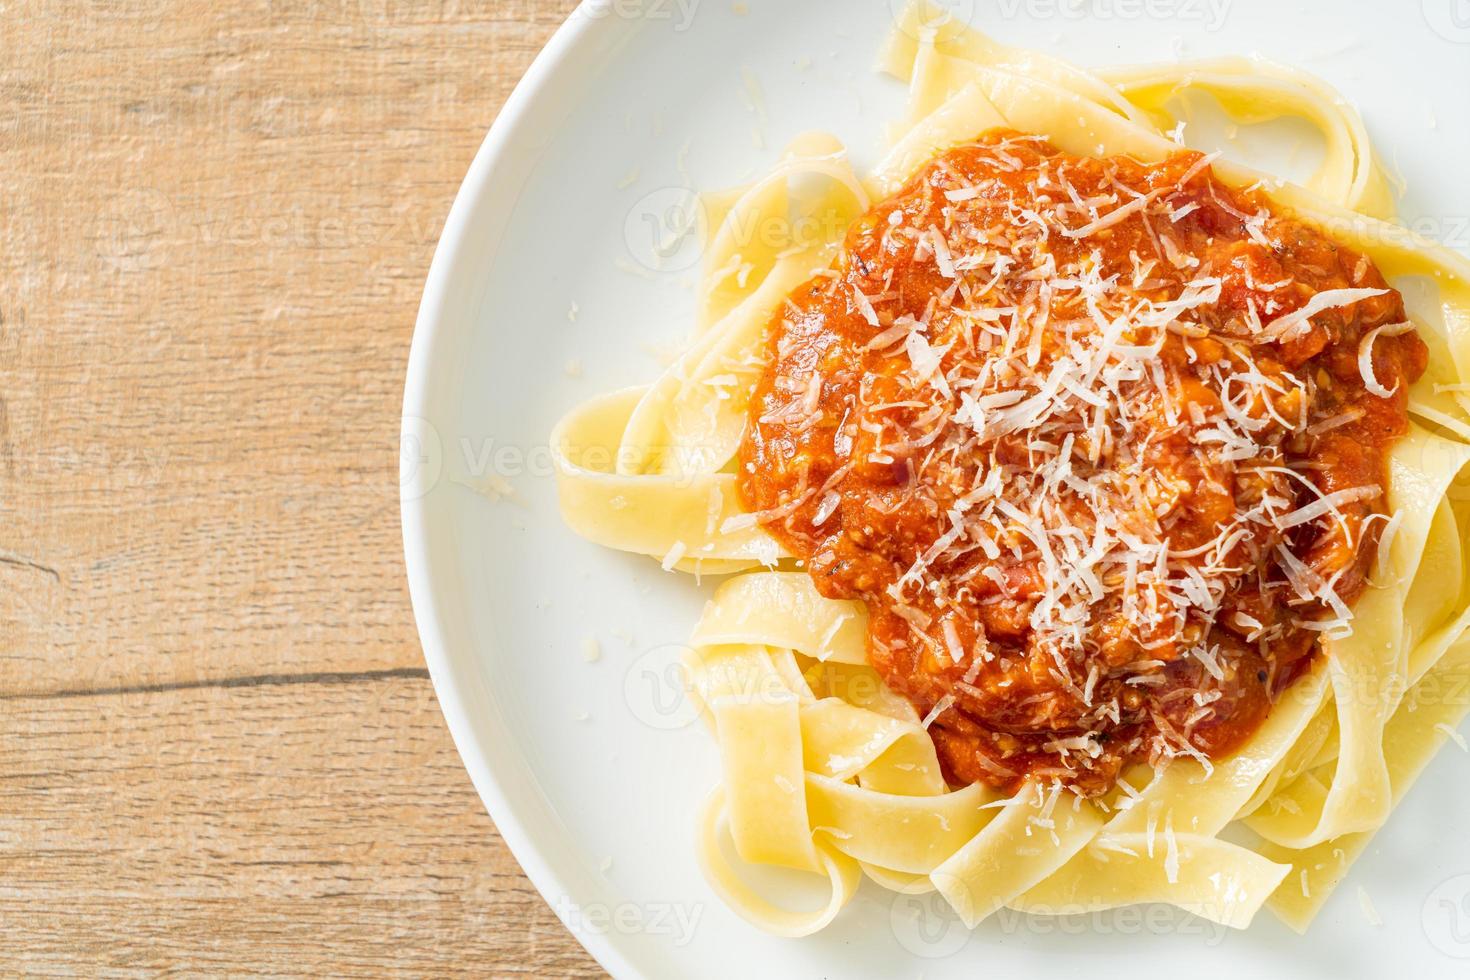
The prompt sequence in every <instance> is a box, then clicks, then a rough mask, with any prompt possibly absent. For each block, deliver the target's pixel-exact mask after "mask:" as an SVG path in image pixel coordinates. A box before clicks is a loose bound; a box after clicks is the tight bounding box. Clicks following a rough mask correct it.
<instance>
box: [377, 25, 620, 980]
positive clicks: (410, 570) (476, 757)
mask: <svg viewBox="0 0 1470 980" xmlns="http://www.w3.org/2000/svg"><path fill="white" fill-rule="evenodd" d="M581 10H582V5H581V4H579V5H578V6H576V7H574V8H573V9H572V11H571V12H570V13H569V14H568V15H567V18H566V19H565V20H563V21H562V22H561V24H560V25H558V26H557V28H556V30H555V31H554V32H553V33H552V35H551V37H550V39H549V40H548V41H547V42H546V44H545V45H544V46H543V47H542V48H541V50H540V51H538V52H537V53H536V56H535V57H534V58H533V59H532V60H531V64H530V65H529V66H528V67H527V69H526V71H525V73H524V74H523V75H522V76H521V78H520V80H519V81H517V82H516V84H515V86H514V88H512V90H511V93H510V95H509V96H508V97H507V98H506V101H505V103H504V105H502V106H501V108H500V111H499V112H498V113H497V114H496V116H495V119H494V120H493V121H492V122H491V124H490V128H489V130H488V131H487V132H486V134H485V138H484V139H483V140H482V141H481V143H480V147H479V149H478V150H476V151H475V156H474V159H473V160H472V161H471V162H470V166H469V170H468V171H466V173H465V176H464V179H463V180H462V181H461V182H460V186H459V190H458V191H456V192H455V196H454V202H453V204H451V205H450V208H449V213H448V215H447V216H446V218H445V220H444V228H443V230H442V231H441V232H440V234H439V240H438V242H437V243H436V245H435V246H434V256H433V259H432V260H431V261H430V263H429V272H428V275H427V277H426V279H425V282H424V290H423V296H422V298H421V299H420V301H419V309H418V314H417V317H416V319H415V321H414V328H413V338H412V341H411V343H410V345H409V354H408V365H407V369H406V372H405V381H404V388H403V407H402V419H403V421H406V420H408V419H425V418H428V417H429V415H430V407H429V399H430V386H429V383H428V373H429V367H430V360H429V359H430V356H431V351H432V350H433V348H434V347H435V346H436V343H437V341H438V339H439V337H440V335H441V333H442V330H443V320H444V316H445V313H444V306H445V294H446V292H447V291H448V287H449V283H450V281H451V278H452V274H453V266H454V264H455V262H456V260H457V257H458V254H459V253H460V251H461V250H462V248H463V247H464V244H465V240H466V239H467V238H468V236H469V234H470V228H471V222H472V217H473V215H474V214H475V213H476V212H477V211H478V210H479V208H480V206H481V204H482V202H483V201H484V199H485V198H486V196H487V195H488V194H489V192H490V190H491V187H492V185H493V183H494V181H495V178H496V176H497V174H498V173H499V172H500V170H501V169H502V168H503V167H504V166H505V165H506V161H507V158H508V157H509V155H510V154H511V153H512V152H514V149H515V144H516V142H517V139H518V136H519V134H520V131H521V129H522V128H523V126H524V125H525V123H526V121H527V118H528V117H529V115H530V109H531V105H532V103H533V102H534V100H535V98H536V96H537V95H539V94H540V92H541V91H542V90H543V89H545V88H546V87H547V86H548V85H549V83H550V82H551V81H552V79H553V78H554V77H555V76H556V75H557V74H558V73H559V72H560V71H561V70H562V69H563V68H564V67H565V65H566V64H567V62H568V61H569V60H570V58H571V55H572V53H573V51H574V50H575V49H576V48H577V47H579V46H580V45H581V44H582V43H583V42H584V41H585V40H587V39H588V38H589V36H590V35H591V34H592V33H593V32H594V31H596V30H597V29H598V27H599V21H600V20H601V18H595V17H579V16H578V14H579V12H580V11H581ZM410 436H411V433H409V432H408V431H407V427H406V426H405V427H404V428H403V429H402V430H401V431H400V436H399V440H398V451H399V459H400V461H401V460H402V459H403V458H404V455H403V454H404V453H405V452H408V451H410V446H409V443H408V439H409V438H410ZM401 491H402V485H401V483H400V497H399V518H400V522H401V526H402V534H403V557H404V565H405V569H406V572H407V577H408V592H409V602H410V605H411V607H412V610H413V617H414V624H415V628H416V631H417V633H418V638H419V646H420V648H421V650H422V652H423V655H424V661H425V663H426V665H427V666H428V670H429V680H430V683H431V684H432V685H433V688H434V696H435V699H436V700H437V701H438V704H439V711H440V713H441V714H442V715H443V717H444V722H445V724H446V725H447V726H448V727H449V734H450V737H451V738H452V739H453V741H454V747H455V750H456V752H457V753H458V755H459V759H460V764H461V765H463V766H464V768H465V771H466V772H467V773H468V774H469V777H470V782H471V783H472V784H473V786H474V787H475V792H476V793H477V795H478V796H479V798H480V802H481V805H482V806H484V808H485V812H486V813H487V814H488V815H489V817H490V819H491V820H492V821H493V823H494V824H495V828H496V830H497V831H498V833H499V834H500V836H501V839H502V840H504V841H505V844H506V846H507V847H508V848H509V849H510V852H511V855H512V856H513V857H514V858H515V860H516V862H517V863H518V864H519V865H520V868H521V870H522V871H523V872H524V873H525V875H526V877H527V878H529V879H530V881H531V884H532V885H534V886H535V888H536V891H537V892H538V893H539V894H540V896H541V899H542V901H544V902H546V903H547V906H548V907H550V908H551V909H552V911H553V912H555V911H556V909H555V906H554V905H553V904H552V903H551V900H550V899H549V897H548V896H549V895H552V894H562V895H566V894H570V893H571V892H570V890H569V889H568V887H567V885H566V883H565V882H564V881H563V880H562V877H561V876H560V875H558V874H557V873H556V871H555V870H554V869H553V868H552V867H551V865H550V864H549V863H548V862H547V861H546V860H544V859H543V857H542V856H541V853H540V850H539V849H538V848H537V847H536V845H535V844H533V843H532V841H531V835H530V833H529V831H528V830H527V829H526V827H525V825H524V824H523V823H522V821H521V820H520V818H519V816H518V815H517V813H516V810H515V808H514V806H513V805H512V803H511V801H510V798H509V795H508V794H507V793H506V791H505V787H504V785H503V784H502V781H501V779H500V778H499V777H498V776H497V775H496V772H495V769H494V767H493V766H491V765H490V764H489V762H488V760H486V758H485V757H484V755H483V753H482V752H481V749H480V746H479V744H478V742H477V740H476V739H475V735H474V732H473V726H472V723H471V721H470V717H469V711H468V708H467V706H466V704H465V701H464V698H463V696H462V694H461V692H460V691H459V689H458V686H457V684H456V681H455V678H454V676H453V669H452V666H451V658H450V655H449V652H448V649H447V643H446V641H445V639H444V632H445V631H444V626H443V623H442V622H441V620H440V617H439V614H438V611H437V608H436V606H435V603H434V601H433V583H432V578H433V576H432V575H431V573H430V565H431V562H430V558H429V553H428V551H429V549H428V533H427V527H426V525H427V523H428V518H427V512H426V506H425V501H426V500H427V499H428V495H427V494H420V495H413V494H403V493H402V492H401ZM557 920H558V921H559V922H561V923H562V925H563V926H564V927H565V928H566V929H567V930H568V931H569V932H570V933H571V934H572V936H573V937H574V938H576V940H577V941H578V942H579V943H580V944H581V945H582V948H583V949H585V950H586V951H587V952H588V953H589V954H590V955H591V956H592V957H593V958H594V959H595V960H596V961H597V962H598V964H599V965H600V966H601V967H602V968H603V969H604V970H606V971H607V972H608V973H610V974H611V975H613V976H641V974H640V973H639V971H638V970H636V969H635V968H634V967H633V965H632V963H631V962H630V961H629V960H628V959H627V957H626V956H625V955H624V953H623V951H622V950H621V949H618V948H617V947H616V946H615V945H614V943H613V942H612V941H611V936H612V934H611V932H606V933H603V932H597V931H595V930H589V929H579V928H578V927H577V926H576V924H575V923H572V922H568V921H566V919H565V918H563V917H562V916H561V915H559V914H558V915H557Z"/></svg>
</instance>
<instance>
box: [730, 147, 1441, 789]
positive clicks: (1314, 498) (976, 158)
mask: <svg viewBox="0 0 1470 980" xmlns="http://www.w3.org/2000/svg"><path fill="white" fill-rule="evenodd" d="M769 345H770V346H769V361H768V363H767V366H766V368H765V370H764V373H763V375H762V378H761V380H760V382H759V384H758V386H757V389H756V391H755V394H754V396H753V398H752V400H751V404H750V420H749V425H748V426H747V430H746V435H745V438H744V442H743V444H742V447H741V451H740V456H739V462H740V466H741V472H740V491H741V494H742V497H743V501H744V504H745V505H746V506H747V508H748V509H750V510H751V511H753V512H755V513H756V514H757V515H758V516H759V518H760V520H761V522H762V524H763V526H765V527H766V528H767V530H769V531H770V532H771V533H772V534H773V535H774V536H775V537H776V538H777V539H779V540H780V541H781V542H782V543H783V544H784V545H785V546H786V547H787V548H788V549H789V550H790V551H791V552H792V553H793V554H794V555H795V556H796V557H797V559H798V560H799V561H800V562H801V563H802V565H803V566H804V567H805V569H806V570H807V571H808V572H809V573H810V575H811V577H812V579H813V581H814V582H815V583H816V586H817V588H818V589H819V590H820V591H821V592H822V594H824V595H826V596H828V597H831V598H843V599H849V598H853V599H861V600H864V601H865V602H866V603H867V605H868V609H869V612H870V626H869V659H870V661H871V662H872V664H873V666H874V667H875V668H876V669H877V670H878V672H879V673H880V674H881V675H882V677H883V678H884V680H885V681H886V683H887V684H888V685H889V686H890V687H891V688H893V689H894V690H895V691H897V692H899V693H901V694H902V695H903V696H905V697H906V698H908V699H909V701H911V702H912V703H913V705H914V706H915V708H916V709H917V711H918V712H919V714H920V715H921V716H924V717H925V718H926V721H927V722H928V726H929V732H930V734H931V736H932V737H933V739H934V742H935V745H936V747H937V749H938V752H939V756H940V760H941V762H942V764H943V765H944V768H945V772H946V776H947V778H948V779H949V780H950V781H951V782H952V783H955V784H963V783H970V782H974V781H984V782H986V783H989V784H991V785H994V786H997V787H1003V788H1013V787H1015V786H1016V785H1017V784H1018V783H1019V782H1020V781H1021V780H1022V779H1024V778H1025V777H1027V776H1032V777H1037V778H1045V779H1055V780H1059V781H1061V782H1063V783H1066V784H1067V785H1069V786H1071V787H1072V788H1074V789H1075V790H1076V791H1078V792H1081V793H1084V794H1089V795H1096V794H1100V793H1103V792H1105V791H1107V790H1108V789H1109V788H1110V787H1111V786H1112V785H1113V784H1114V783H1115V781H1116V779H1117V777H1118V775H1119V773H1120V771H1121V770H1122V769H1123V767H1124V766H1126V765H1129V764H1131V763H1134V762H1151V763H1154V764H1158V763H1159V762H1160V760H1161V759H1163V758H1167V757H1173V756H1181V755H1188V756H1196V757H1200V756H1203V757H1219V756H1221V755H1223V754H1225V753H1228V752H1230V751H1231V750H1232V749H1234V748H1236V747H1238V746H1239V745H1241V744H1242V742H1243V741H1244V740H1245V739H1246V738H1247V737H1248V736H1249V735H1250V734H1251V733H1252V732H1253V731H1254V730H1255V729H1256V728H1257V727H1258V726H1259V725H1260V723H1261V722H1262V720H1263V719H1264V718H1265V717H1266V715H1267V714H1268V712H1269V711H1270V707H1271V704H1272V702H1273V700H1274V699H1275V698H1276V697H1277V696H1278V695H1279V694H1280V692H1281V691H1282V690H1283V689H1284V688H1285V687H1286V686H1287V685H1288V684H1289V683H1290V682H1291V681H1292V680H1294V679H1295V678H1296V677H1298V676H1300V674H1301V673H1302V672H1303V670H1304V669H1305V668H1306V667H1307V666H1308V665H1309V664H1310V663H1311V661H1312V658H1313V657H1314V656H1316V655H1318V653H1319V651H1320V650H1321V649H1322V648H1323V647H1324V638H1326V646H1327V648H1328V649H1329V651H1330V643H1331V638H1332V637H1336V636H1341V635H1343V634H1344V633H1345V631H1346V630H1348V629H1350V626H1349V625H1348V620H1349V617H1350V609H1351V604H1352V602H1353V600H1354V599H1355V598H1356V597H1357V596H1358V595H1359V594H1360V593H1361V591H1362V590H1363V588H1364V587H1365V585H1366V583H1367V578H1368V576H1369V574H1370V572H1371V570H1372V569H1373V567H1374V557H1375V553H1376V543H1377V541H1378V539H1379V536H1380V535H1381V534H1382V533H1383V531H1384V529H1385V527H1386V526H1387V525H1388V523H1389V521H1388V517H1387V515H1386V514H1385V500H1384V491H1383V488H1384V486H1385V485H1386V479H1387V477H1386V452H1387V450H1388V449H1389V447H1390V446H1391V444H1392V442H1393V440H1394V439H1395V438H1397V437H1398V436H1400V435H1401V434H1402V433H1404V432H1405V431H1406V428H1407V415H1406V404H1407V402H1406V398H1407V395H1406V389H1407V387H1408V385H1409V384H1410V383H1412V382H1413V381H1414V380H1416V379H1417V378H1418V377H1419V376H1420V374H1422V372H1423V371H1424V368H1425V362H1426V356H1427V355H1426V349H1425V347H1424V345H1423V343H1422V342H1421V341H1420V340H1419V338H1418V337H1417V335H1416V334H1415V333H1414V332H1413V330H1412V328H1411V327H1410V326H1409V325H1408V324H1407V323H1406V320H1405V314H1404V309H1403V305H1402V301H1401V298H1400V296H1399V295H1398V294H1397V293H1396V292H1394V291H1393V290H1391V289H1389V288H1388V286H1387V284H1386V283H1385V281H1384V279H1383V277H1382V276H1381V275H1380V273H1379V271H1378V270H1377V269H1376V268H1375V267H1374V266H1373V265H1372V264H1371V263H1370V262H1369V261H1368V260H1367V259H1366V258H1364V257H1362V256H1360V255H1357V254H1355V253H1353V252H1351V251H1349V250H1347V249H1345V248H1342V247H1340V246H1339V245H1337V244H1335V243H1334V242H1333V241H1331V240H1330V239H1329V238H1327V237H1324V236H1323V235H1322V234H1320V233H1319V232H1317V231H1315V230H1313V229H1312V228H1310V227H1308V226H1307V225H1305V224H1303V223H1302V222H1300V221H1299V220H1297V219H1295V218H1294V217H1292V216H1291V215H1289V214H1286V213H1284V212H1282V211H1280V210H1278V209H1276V208H1275V207H1273V205H1271V204H1270V203H1269V202H1268V201H1267V200H1266V199H1265V198H1264V197H1263V196H1261V195H1259V194H1257V193H1255V192H1253V191H1234V190H1231V189H1229V188H1227V187H1225V186H1224V185H1223V184H1221V183H1220V182H1219V181H1218V180H1217V179H1216V178H1215V177H1214V175H1213V173H1212V171H1211V169H1210V167H1209V166H1208V160H1207V159H1205V158H1202V157H1201V156H1200V155H1199V154H1196V153H1194V152H1190V151H1181V152H1179V153H1177V154H1175V155H1173V156H1171V157H1170V158H1169V159H1167V160H1165V161H1163V162H1162V163H1149V164H1146V163H1141V162H1138V161H1135V160H1132V159H1129V158H1120V157H1114V158H1107V159H1092V158H1086V157H1078V156H1072V155H1069V154H1066V153H1063V152H1060V151H1058V150H1057V149H1055V148H1053V147H1052V146H1050V145H1049V144H1048V143H1046V142H1044V141H1041V140H1039V139H1036V138H1032V137H1025V136H1021V135H1018V134H1015V133H1011V132H1004V131H1001V132H995V133H990V134H986V135H985V136H983V137H981V138H980V139H978V140H977V141H975V142H974V143H971V144H967V145H964V146H960V147H957V148H954V149H951V150H949V151H947V152H945V153H943V154H942V155H940V156H939V157H937V158H936V159H934V160H933V161H932V162H931V163H929V164H928V165H927V166H926V167H925V168H923V169H922V170H921V171H920V172H919V173H917V174H916V175H915V176H914V177H913V178H912V180H910V182H909V183H908V184H907V185H906V186H905V187H903V188H902V189H901V190H900V191H898V192H897V193H896V194H895V195H893V196H892V197H891V198H889V199H888V200H885V201H883V202H881V203H880V204H878V205H876V206H875V207H874V208H873V209H872V210H871V211H869V212H868V213H867V214H866V215H865V216H864V217H863V218H861V219H860V220H859V221H858V222H857V223H856V225H855V226H854V227H853V228H852V229H851V230H850V231H849V233H848V235H847V238H846V241H845V244H844V248H843V250H842V253H841V255H840V257H839V258H838V259H837V261H836V262H835V263H834V265H833V267H832V268H831V269H829V270H826V271H824V272H823V273H822V274H820V275H818V276H816V277H814V278H813V279H812V280H810V281H809V282H807V283H806V284H804V285H803V286H801V287H799V288H798V289H797V290H795V291H794V292H793V293H792V295H791V296H790V297H789V298H788V299H787V302H786V304H785V305H784V307H783V308H782V309H781V310H780V311H779V312H778V313H777V314H776V316H775V317H774V318H773V322H772V326H771V331H770V341H769Z"/></svg>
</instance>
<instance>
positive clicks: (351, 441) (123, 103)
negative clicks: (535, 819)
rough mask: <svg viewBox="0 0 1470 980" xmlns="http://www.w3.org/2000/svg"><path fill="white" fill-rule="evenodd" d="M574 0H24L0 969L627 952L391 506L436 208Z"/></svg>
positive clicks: (430, 969)
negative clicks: (539, 840) (440, 628)
mask: <svg viewBox="0 0 1470 980" xmlns="http://www.w3.org/2000/svg"><path fill="white" fill-rule="evenodd" d="M572 6H573V3H572V0H239V2H231V3H216V2H204V0H20V2H19V3H0V94H3V101H4V111H3V112H0V655H3V658H4V659H3V667H0V698H3V705H0V936H3V945H0V972H3V973H5V974H10V973H12V972H16V971H28V972H36V973H65V974H72V975H84V976H92V975H99V974H102V975H116V976H132V975H153V974H156V973H159V972H163V971H170V972H178V973H186V974H197V973H214V974H230V975H253V974H312V975H327V974H334V975H342V974H346V975H361V976H379V975H384V974H390V975H391V974H398V975H414V976H419V975H456V974H474V975H480V976H483V975H509V974H531V975H535V976H584V975H601V971H600V970H599V969H598V968H597V965H596V964H595V963H594V962H593V961H592V960H591V959H590V958H589V957H588V956H587V955H586V954H585V953H584V952H583V951H582V950H581V948H580V947H579V946H578V945H577V943H576V942H575V941H574V940H573V939H572V938H571V937H570V935H569V934H568V933H567V931H566V930H565V929H564V928H563V927H562V925H561V924H560V923H559V922H558V921H557V919H556V917H555V916H554V915H553V913H552V912H551V911H550V909H549V908H548V907H547V906H546V905H545V903H543V902H542V901H541V899H540V898H539V896H538V895H537V894H536V892H535V890H534V889H533V888H532V887H531V885H530V884H529V883H528V882H527V881H526V879H525V878H524V877H523V876H522V874H521V872H520V870H519V868H518V866H517V865H516V862H515V860H514V859H513V858H512V857H511V856H510V854H509V852H508V851H507V850H506V848H505V846H504V844H503V843H502V842H501V841H500V839H499V837H498V836H497V835H496V832H495V828H494V827H493V826H492V824H491V822H490V820H489V818H488V817H487V816H486V815H485V813H484V810H483V808H482V806H481V804H480V801H479V799H478V798H477V797H476V795H475V793H474V791H473V789H472V787H471V786H470V781H469V779H468V777H467V776H466V775H465V772H464V769H463V767H462V766H461V765H460V761H459V757H458V756H457V755H456V753H455V750H454V747H453V745H452V744H451V742H450V739H449V734H448V731H447V730H446V728H445V727H444V723H443V720H442V719H441V717H440V713H439V707H438V704H437V703H436V701H435V699H434V693H433V690H432V688H431V686H430V683H429V679H428V674H427V672H426V671H425V670H424V664H423V656H422V653H421V651H420V648H419V643H418V639H417V636H416V634H415V632H414V625H413V618H412V614H411V611H410V609H409V602H408V594H407V588H406V584H405V578H404V571H403V561H402V548H401V544H400V538H399V519H398V482H397V461H398V457H397V437H398V432H399V417H400V414H401V408H400V404H401V398H402V387H403V377H404V368H405V362H406V358H407V355H408V344H409V337H410V334H411V332H412V329H413V320H414V315H415V312H416V309H417V304H418V299H419V292H420V289H421V287H422V284H423V281H424V277H425V274H426V272H427V269H428V264H429V259H430V256H431V254H432V252H433V249H434V244H435V241H436V239H437V237H438V232H439V228H440V225H441V223H442V222H443V220H444V217H445V215H446V213H447V212H448V210H449V205H450V201H451V199H452V198H453V195H454V192H455V190H456V188H457V187H458V184H459V181H460V179H461V177H462V176H463V175H464V173H465V170H466V168H467V167H468V165H469V162H470V159H471V157H472V156H473V154H474V152H475V149H476V147H477V146H478V145H479V143H480V140H481V139H482V137H483V136H484V134H485V130H486V128H487V127H488V126H489V124H490V122H491V121H492V120H493V119H494V117H495V114H496V112H497V110H498V109H499V107H500V105H501V103H502V102H503V100H504V99H505V98H506V96H507V95H508V94H509V92H510V90H511V87H512V86H513V85H514V84H515V82H516V81H517V79H519V78H520V76H521V74H522V73H523V72H524V70H525V68H526V67H527V65H528V64H529V62H530V60H531V58H532V57H533V55H534V54H535V53H536V51H537V50H538V49H539V48H540V47H541V45H542V44H543V43H544V42H545V41H546V39H547V38H548V37H549V36H550V34H551V32H552V31H553V30H554V29H555V27H556V26H557V24H559V23H560V22H561V21H562V20H563V19H564V18H565V17H566V15H567V14H568V12H569V11H570V9H571V7H572Z"/></svg>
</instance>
